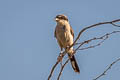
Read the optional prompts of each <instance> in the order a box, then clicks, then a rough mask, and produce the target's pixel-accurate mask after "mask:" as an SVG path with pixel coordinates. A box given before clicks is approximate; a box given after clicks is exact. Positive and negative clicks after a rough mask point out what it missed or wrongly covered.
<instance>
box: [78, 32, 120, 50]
mask: <svg viewBox="0 0 120 80" xmlns="http://www.w3.org/2000/svg"><path fill="white" fill-rule="evenodd" d="M118 32H120V31H113V32H111V33H107V34H105V35H103V36H101V37H98V38H96V37H95V38H92V39H89V40H87V41H84V42H83V43H89V42H92V41H93V40H102V41H100V42H99V43H97V44H95V45H92V46H88V47H85V48H81V49H78V50H85V49H89V48H94V47H97V46H99V45H101V44H102V43H103V42H104V41H105V40H106V39H108V37H109V36H110V35H111V34H113V33H118ZM78 44H81V43H78Z"/></svg>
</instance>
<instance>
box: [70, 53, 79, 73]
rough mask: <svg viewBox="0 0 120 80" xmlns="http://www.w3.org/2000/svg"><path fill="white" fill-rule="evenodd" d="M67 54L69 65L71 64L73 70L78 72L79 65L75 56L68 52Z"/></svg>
mask: <svg viewBox="0 0 120 80" xmlns="http://www.w3.org/2000/svg"><path fill="white" fill-rule="evenodd" d="M68 56H69V57H70V62H71V65H72V68H73V70H74V71H75V72H77V73H80V69H79V66H78V64H77V62H76V59H75V56H74V55H73V56H72V57H71V56H70V55H69V54H68Z"/></svg>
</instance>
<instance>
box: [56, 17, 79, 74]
mask: <svg viewBox="0 0 120 80" xmlns="http://www.w3.org/2000/svg"><path fill="white" fill-rule="evenodd" d="M55 20H56V22H57V26H56V28H55V33H54V35H55V37H56V39H57V42H58V44H59V46H60V48H61V52H62V51H63V48H64V49H66V51H67V53H68V56H69V58H70V62H71V65H72V68H73V69H74V71H75V72H78V73H80V70H79V67H78V64H77V62H76V59H75V56H74V55H73V56H72V54H73V53H74V50H73V47H71V48H70V49H69V50H67V48H68V47H69V46H71V45H72V44H73V38H74V32H73V29H72V27H71V26H70V24H69V21H68V18H67V16H65V15H57V16H56V17H55Z"/></svg>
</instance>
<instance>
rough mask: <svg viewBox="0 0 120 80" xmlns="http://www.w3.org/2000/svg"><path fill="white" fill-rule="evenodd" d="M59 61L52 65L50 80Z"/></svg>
mask: <svg viewBox="0 0 120 80" xmlns="http://www.w3.org/2000/svg"><path fill="white" fill-rule="evenodd" d="M58 63H59V61H57V62H56V63H55V65H54V66H53V67H52V69H51V72H50V75H49V76H48V80H50V78H51V76H52V74H53V71H54V70H55V68H56V66H57V65H58Z"/></svg>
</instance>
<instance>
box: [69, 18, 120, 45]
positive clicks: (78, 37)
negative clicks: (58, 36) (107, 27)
mask: <svg viewBox="0 0 120 80" xmlns="http://www.w3.org/2000/svg"><path fill="white" fill-rule="evenodd" d="M119 21H120V19H116V20H113V21H109V22H101V23H97V24H93V25H91V26H88V27H85V28H83V29H82V30H81V31H80V32H79V34H78V36H77V38H76V39H75V41H74V43H73V44H72V45H71V46H73V45H75V44H76V42H77V40H78V39H80V37H81V35H82V33H83V32H84V31H86V30H87V29H89V28H93V27H96V26H99V25H103V24H112V25H113V24H114V23H115V22H119ZM113 26H115V25H113Z"/></svg>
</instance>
